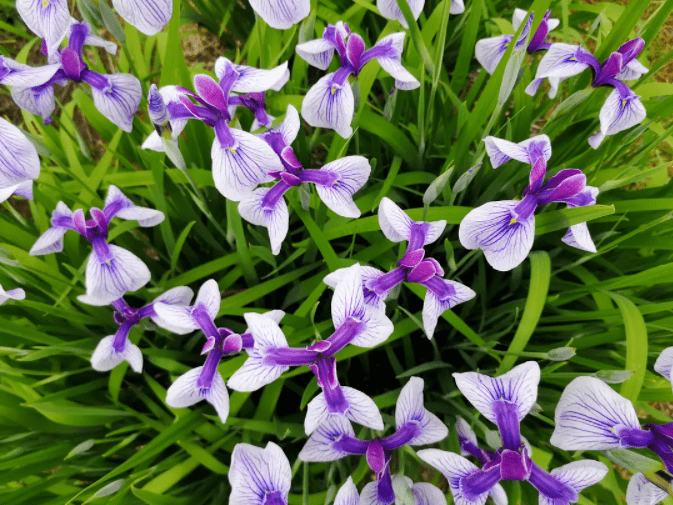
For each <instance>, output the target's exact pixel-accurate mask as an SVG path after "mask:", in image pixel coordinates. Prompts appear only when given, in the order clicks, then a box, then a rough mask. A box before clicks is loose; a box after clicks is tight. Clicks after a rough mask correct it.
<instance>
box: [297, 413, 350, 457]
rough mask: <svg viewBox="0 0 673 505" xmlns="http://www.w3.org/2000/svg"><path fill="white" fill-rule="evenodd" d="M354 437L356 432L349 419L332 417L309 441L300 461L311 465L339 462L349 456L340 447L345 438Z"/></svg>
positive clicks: (300, 455) (328, 418) (300, 454)
mask: <svg viewBox="0 0 673 505" xmlns="http://www.w3.org/2000/svg"><path fill="white" fill-rule="evenodd" d="M344 436H347V437H354V436H355V432H354V431H353V427H352V426H351V423H350V422H349V421H348V419H347V418H346V417H344V416H341V415H331V416H328V417H327V419H326V420H325V421H324V422H323V423H322V424H321V425H320V426H319V427H318V429H316V430H315V431H314V432H313V433H312V434H311V438H309V439H308V441H307V442H306V444H305V445H304V447H303V448H302V450H301V452H300V453H299V459H300V460H302V461H307V462H311V463H318V462H326V461H337V460H339V459H341V458H344V457H346V456H348V455H349V453H348V452H346V451H345V450H343V448H341V447H340V446H339V445H338V442H339V441H341V439H342V438H343V437H344Z"/></svg>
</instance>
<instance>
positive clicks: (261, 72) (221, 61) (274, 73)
mask: <svg viewBox="0 0 673 505" xmlns="http://www.w3.org/2000/svg"><path fill="white" fill-rule="evenodd" d="M278 1H286V0H278ZM287 1H290V0H287ZM228 66H231V67H233V69H234V71H235V72H236V74H237V76H236V80H235V82H234V84H233V85H232V87H231V91H234V92H236V93H261V92H262V91H267V90H269V89H271V88H272V87H274V86H276V85H277V84H278V82H279V81H282V80H284V79H285V76H286V72H287V61H286V62H284V63H281V64H280V65H278V66H277V67H274V68H272V69H268V70H267V69H263V68H255V67H249V66H247V65H238V64H236V63H233V62H232V61H230V60H229V59H227V58H225V57H224V56H220V57H219V58H218V59H217V61H216V62H215V75H216V76H217V78H218V79H220V80H222V78H223V77H224V74H225V71H226V69H227V67H228Z"/></svg>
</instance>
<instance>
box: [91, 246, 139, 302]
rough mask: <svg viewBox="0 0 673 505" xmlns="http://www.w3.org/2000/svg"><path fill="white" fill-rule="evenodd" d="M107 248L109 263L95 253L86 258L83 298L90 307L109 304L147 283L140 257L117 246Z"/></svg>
mask: <svg viewBox="0 0 673 505" xmlns="http://www.w3.org/2000/svg"><path fill="white" fill-rule="evenodd" d="M109 248H110V253H111V255H112V259H110V260H108V261H105V260H104V259H103V261H101V259H99V258H98V256H97V255H96V253H95V252H94V253H91V255H90V256H89V261H88V262H87V266H86V296H87V303H89V304H90V305H108V304H109V303H111V302H113V301H114V300H118V299H120V298H121V297H122V296H124V294H126V293H129V292H133V291H137V290H138V289H140V288H142V287H143V286H144V285H145V284H147V283H148V282H149V281H150V278H151V274H150V271H149V269H148V268H147V266H146V265H145V263H143V262H142V260H141V259H140V258H138V257H137V256H136V255H135V254H133V253H132V252H130V251H127V250H126V249H123V248H121V247H117V246H116V245H110V246H109Z"/></svg>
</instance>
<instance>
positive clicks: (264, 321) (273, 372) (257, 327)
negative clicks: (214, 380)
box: [229, 313, 290, 391]
mask: <svg viewBox="0 0 673 505" xmlns="http://www.w3.org/2000/svg"><path fill="white" fill-rule="evenodd" d="M245 321H246V322H247V323H248V326H249V328H250V333H252V336H253V337H254V339H255V347H254V348H253V349H252V352H251V353H250V355H249V356H248V359H247V360H246V361H245V363H244V364H243V366H242V367H241V368H239V369H238V370H237V371H236V372H235V373H234V375H232V376H231V378H230V379H229V387H230V388H231V389H234V390H236V391H255V390H257V389H259V388H261V387H262V386H264V385H266V384H270V383H271V382H273V381H275V380H276V379H277V378H278V377H280V376H281V375H282V373H283V372H285V371H286V370H287V369H288V368H290V367H289V366H283V365H276V364H267V363H266V362H265V360H264V358H265V356H266V354H267V352H268V351H269V350H271V349H277V348H284V347H288V345H287V340H286V338H285V335H283V332H282V330H281V329H280V327H279V326H278V324H277V323H276V322H275V321H274V320H273V319H271V318H269V317H265V316H264V315H262V314H254V313H247V314H245Z"/></svg>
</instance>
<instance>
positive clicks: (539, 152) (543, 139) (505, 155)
mask: <svg viewBox="0 0 673 505" xmlns="http://www.w3.org/2000/svg"><path fill="white" fill-rule="evenodd" d="M484 144H485V145H486V153H487V154H488V156H489V158H490V159H491V165H493V168H498V167H499V166H500V165H502V164H503V163H506V162H508V161H509V160H512V159H514V160H517V161H520V162H521V163H528V164H529V165H534V164H535V162H536V161H537V159H538V158H539V157H540V156H542V157H544V160H545V161H549V158H551V141H550V140H549V137H547V135H537V136H535V137H532V138H529V139H526V140H524V141H522V142H519V143H518V144H517V143H514V142H510V141H509V140H505V139H499V138H497V137H492V136H488V137H486V138H485V139H484Z"/></svg>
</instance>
